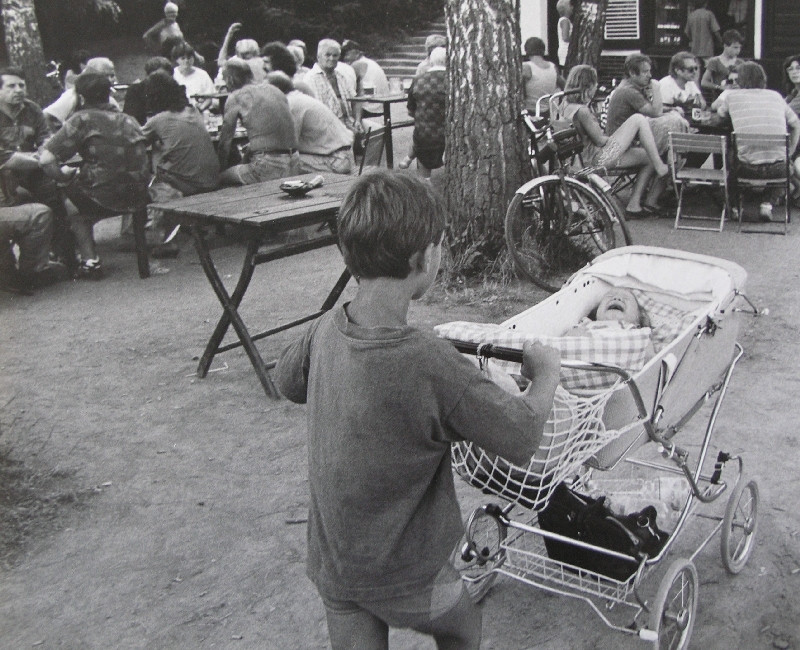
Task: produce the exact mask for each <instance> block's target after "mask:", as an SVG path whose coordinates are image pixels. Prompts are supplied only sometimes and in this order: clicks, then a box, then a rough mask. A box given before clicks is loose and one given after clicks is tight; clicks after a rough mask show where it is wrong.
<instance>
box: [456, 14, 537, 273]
mask: <svg viewBox="0 0 800 650" xmlns="http://www.w3.org/2000/svg"><path fill="white" fill-rule="evenodd" d="M445 18H446V21H447V39H448V82H449V91H448V107H447V131H446V150H445V154H446V163H445V171H446V182H447V185H446V190H445V192H446V199H447V205H448V208H449V211H450V214H451V216H452V219H453V221H452V223H451V226H450V230H449V233H448V239H449V246H450V250H451V252H452V253H453V258H454V265H455V270H456V271H457V272H460V273H464V274H476V273H480V272H482V271H485V270H486V269H487V267H488V266H489V265H490V264H492V263H493V262H494V261H495V260H496V259H497V256H498V254H499V253H501V252H502V251H503V249H504V239H503V220H504V217H505V213H506V208H507V207H508V204H509V202H510V201H511V198H512V196H513V194H514V192H515V191H516V189H517V188H518V187H519V186H520V185H521V184H522V183H523V181H524V180H526V179H524V178H523V174H524V171H525V170H526V169H530V166H529V165H527V161H526V157H525V136H524V134H523V133H522V132H521V128H522V125H521V123H520V121H519V119H518V117H519V114H520V111H521V110H522V59H521V55H520V35H519V6H518V3H517V2H516V1H515V0H514V1H511V0H447V1H446V3H445Z"/></svg>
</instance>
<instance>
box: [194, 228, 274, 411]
mask: <svg viewBox="0 0 800 650" xmlns="http://www.w3.org/2000/svg"><path fill="white" fill-rule="evenodd" d="M191 232H192V239H193V240H194V245H195V249H197V254H198V256H199V257H200V264H201V265H202V267H203V271H204V272H205V274H206V277H207V278H208V281H209V282H210V283H211V288H212V289H213V290H214V293H215V294H217V298H218V299H219V302H220V304H221V305H222V308H223V314H222V316H221V317H220V319H219V322H218V323H217V326H216V328H215V329H214V333H213V334H212V335H211V338H210V339H209V341H208V344H207V345H206V349H205V351H204V352H203V356H202V357H201V358H200V363H199V365H198V367H197V376H198V377H201V378H202V377H205V376H206V375H207V374H208V369H209V367H210V366H211V362H212V360H213V359H214V355H215V354H216V353H217V350H218V348H219V345H220V343H221V342H222V339H223V338H224V336H225V333H226V332H227V331H228V327H229V326H230V325H233V329H234V330H235V331H236V334H237V335H238V336H239V340H240V341H241V342H242V346H243V347H244V349H245V352H247V356H248V357H249V358H250V362H251V363H252V364H253V368H254V369H255V371H256V374H257V375H258V379H259V381H261V385H262V386H263V387H264V391H265V392H266V393H267V395H268V396H269V397H274V398H277V397H279V394H278V391H277V389H276V388H275V386H274V384H273V383H272V380H271V379H270V377H269V374H268V371H267V367H266V366H265V365H264V360H263V359H262V358H261V354H259V352H258V349H257V348H256V346H255V343H253V339H252V338H251V336H250V333H249V332H248V331H247V327H245V324H244V321H243V320H242V318H241V316H239V312H238V308H239V305H240V304H241V302H242V298H243V297H244V294H245V291H247V287H248V285H249V284H250V279H251V278H252V277H253V270H254V269H255V264H254V263H253V258H254V257H255V254H256V253H257V252H258V247H259V241H258V240H257V239H251V240H250V241H249V242H248V244H247V253H246V254H245V260H244V264H243V265H242V272H241V275H240V276H239V281H238V282H237V283H236V288H235V289H234V291H233V294H232V295H228V292H227V290H226V289H225V285H224V284H223V282H222V279H221V278H220V277H219V274H218V273H217V269H216V267H215V266H214V262H213V261H212V259H211V254H210V252H209V250H208V244H207V243H206V240H205V238H204V237H203V232H202V227H201V226H200V225H198V224H192V226H191Z"/></svg>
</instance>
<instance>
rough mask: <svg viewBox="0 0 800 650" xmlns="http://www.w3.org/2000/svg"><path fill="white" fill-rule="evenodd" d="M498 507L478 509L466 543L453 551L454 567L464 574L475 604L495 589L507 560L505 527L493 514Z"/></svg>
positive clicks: (469, 526)
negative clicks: (494, 585) (494, 586)
mask: <svg viewBox="0 0 800 650" xmlns="http://www.w3.org/2000/svg"><path fill="white" fill-rule="evenodd" d="M496 507H497V506H493V505H491V504H490V505H487V506H481V507H480V508H476V509H475V510H474V511H473V512H472V514H471V515H470V517H469V520H468V521H467V531H466V535H465V537H464V542H463V544H460V545H459V546H457V547H456V549H455V550H454V551H453V555H452V557H451V560H452V562H453V566H455V568H456V569H457V570H458V571H459V572H460V573H461V577H462V579H463V581H464V585H465V586H466V588H467V592H468V593H469V595H470V598H472V600H473V602H476V603H477V602H480V601H481V599H482V598H483V597H484V596H485V595H486V594H487V593H488V592H489V589H491V588H492V585H493V584H494V581H495V578H496V577H497V573H495V571H494V569H496V568H497V567H499V566H500V565H501V564H503V562H504V561H505V559H506V552H505V549H504V548H503V547H502V544H503V542H504V541H505V538H506V528H505V526H504V525H503V524H502V523H501V522H500V520H499V519H498V518H497V517H495V516H494V515H492V514H490V512H491V510H493V509H494V508H496Z"/></svg>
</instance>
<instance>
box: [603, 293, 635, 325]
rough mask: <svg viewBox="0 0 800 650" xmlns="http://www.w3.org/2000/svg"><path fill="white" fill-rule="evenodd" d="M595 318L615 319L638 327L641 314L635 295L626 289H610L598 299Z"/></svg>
mask: <svg viewBox="0 0 800 650" xmlns="http://www.w3.org/2000/svg"><path fill="white" fill-rule="evenodd" d="M595 320H617V321H621V322H623V323H631V324H632V325H636V326H637V327H638V326H639V324H640V322H641V314H640V313H639V303H638V302H636V296H634V295H633V293H632V292H631V291H628V290H627V289H611V290H610V291H609V292H608V293H606V295H604V296H603V297H602V299H601V300H600V304H599V305H598V306H597V318H596V319H595Z"/></svg>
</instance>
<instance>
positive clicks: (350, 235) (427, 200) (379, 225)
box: [338, 170, 447, 279]
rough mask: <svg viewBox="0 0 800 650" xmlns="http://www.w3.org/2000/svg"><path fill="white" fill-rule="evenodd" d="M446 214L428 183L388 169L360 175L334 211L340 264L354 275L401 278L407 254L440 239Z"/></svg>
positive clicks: (407, 269)
mask: <svg viewBox="0 0 800 650" xmlns="http://www.w3.org/2000/svg"><path fill="white" fill-rule="evenodd" d="M446 217H447V208H446V207H445V205H444V201H443V199H442V198H441V196H440V195H439V193H438V192H436V191H435V190H434V189H433V188H432V187H431V184H430V183H428V182H426V181H423V180H421V179H420V178H418V177H416V176H410V175H407V174H402V173H398V172H392V171H389V170H377V171H373V172H370V173H367V174H364V175H363V176H361V177H360V178H359V179H358V180H357V181H356V182H355V183H354V184H353V186H352V187H351V188H350V191H349V192H348V193H347V196H345V198H344V202H343V203H342V207H341V208H340V209H339V219H338V231H339V245H340V247H341V249H342V255H343V256H344V262H345V264H346V265H347V268H348V269H349V270H350V272H351V273H352V274H353V276H354V277H356V278H370V279H372V278H379V277H390V278H399V279H403V278H406V277H408V274H409V273H410V272H411V266H410V265H409V259H410V258H411V256H412V255H414V253H421V252H423V251H424V250H425V249H426V248H427V247H428V244H438V243H439V242H440V241H441V239H442V233H443V232H444V228H445V224H446V221H447V219H446Z"/></svg>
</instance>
